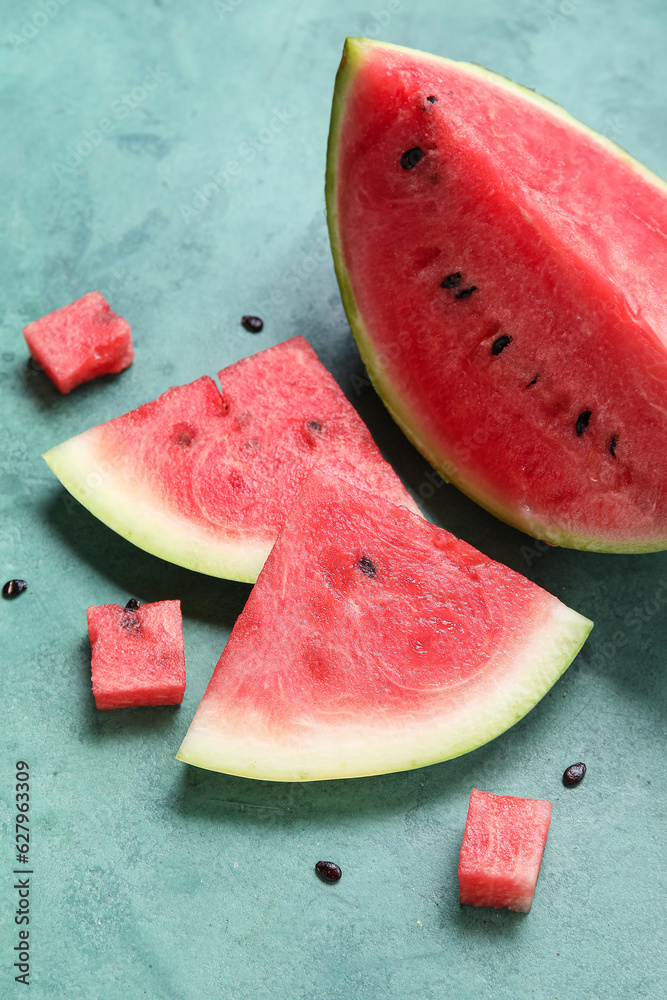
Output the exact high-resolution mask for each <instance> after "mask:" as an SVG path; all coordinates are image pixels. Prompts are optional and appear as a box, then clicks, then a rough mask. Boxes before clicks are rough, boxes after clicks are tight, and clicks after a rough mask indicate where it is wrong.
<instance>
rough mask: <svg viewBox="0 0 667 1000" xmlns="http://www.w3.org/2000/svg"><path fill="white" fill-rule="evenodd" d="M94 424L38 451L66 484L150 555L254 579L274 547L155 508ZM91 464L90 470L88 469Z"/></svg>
mask: <svg viewBox="0 0 667 1000" xmlns="http://www.w3.org/2000/svg"><path fill="white" fill-rule="evenodd" d="M96 430H97V428H92V429H91V430H89V431H85V432H84V433H83V434H79V435H77V436H76V437H73V438H70V439H69V440H67V441H64V442H63V443H62V444H59V445H56V446H55V447H54V448H51V449H50V450H49V451H47V452H45V453H44V454H43V455H42V458H43V459H44V461H45V462H46V464H47V465H48V466H49V468H50V469H51V471H52V472H53V473H54V474H55V475H56V476H57V477H58V479H59V480H60V482H61V483H62V484H63V486H64V487H65V489H67V490H68V492H69V493H71V494H72V496H73V497H75V499H76V500H78V501H79V503H80V504H82V505H83V506H84V507H85V508H86V509H87V510H89V511H90V513H91V514H94V516H95V517H97V518H98V519H99V520H100V521H102V522H103V523H104V524H106V525H107V527H109V528H112V529H113V531H115V532H117V534H119V535H120V536H121V537H122V538H125V539H127V541H129V542H132V544H133V545H136V546H137V547H138V548H140V549H143V550H144V551H145V552H149V553H150V554H151V555H154V556H158V557H159V558H160V559H165V560H166V561H167V562H172V563H176V564H177V565H179V566H184V567H185V568H186V569H191V570H194V571H195V572H198V573H205V574H207V575H208V576H216V577H224V578H226V579H229V580H238V581H240V582H241V583H254V582H255V581H256V579H257V577H258V575H259V571H260V570H261V568H262V566H263V565H264V563H265V562H266V559H267V556H268V554H269V552H270V551H271V548H272V547H273V540H272V539H266V540H264V541H262V540H261V539H259V538H257V536H256V535H253V536H248V537H246V538H242V537H240V538H239V541H238V543H237V544H235V543H234V542H232V541H229V540H224V539H221V538H220V537H219V536H217V535H216V534H214V533H212V532H207V531H205V530H204V529H202V528H198V527H197V526H196V525H195V524H192V523H188V522H186V521H184V520H183V518H182V517H180V516H179V515H177V514H173V515H170V514H169V513H168V512H167V511H166V510H165V509H164V507H159V506H158V505H157V504H156V502H155V498H154V497H153V496H152V495H151V494H150V492H149V491H148V490H141V489H137V488H136V485H135V486H134V488H130V487H129V485H128V483H127V481H126V480H125V479H124V478H123V477H122V476H120V475H114V470H113V467H112V466H111V465H110V463H109V462H108V461H107V460H106V455H105V452H104V449H103V448H102V447H101V446H99V445H98V443H97V435H96V433H95V431H96ZM91 469H92V470H93V471H92V472H91Z"/></svg>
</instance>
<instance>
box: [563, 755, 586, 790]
mask: <svg viewBox="0 0 667 1000" xmlns="http://www.w3.org/2000/svg"><path fill="white" fill-rule="evenodd" d="M585 774H586V765H585V764H584V763H583V761H579V763H578V764H570V766H569V767H567V768H566V769H565V771H564V772H563V784H564V785H567V786H568V787H571V786H572V785H578V784H579V782H580V781H583V777H584V775H585Z"/></svg>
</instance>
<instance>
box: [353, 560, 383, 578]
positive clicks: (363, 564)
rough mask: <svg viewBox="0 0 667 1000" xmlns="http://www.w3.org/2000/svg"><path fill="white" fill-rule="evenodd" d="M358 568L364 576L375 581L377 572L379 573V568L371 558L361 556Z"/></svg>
mask: <svg viewBox="0 0 667 1000" xmlns="http://www.w3.org/2000/svg"><path fill="white" fill-rule="evenodd" d="M357 566H358V567H359V569H360V570H361V572H362V573H363V574H364V576H369V577H370V578H371V580H374V579H375V577H376V576H377V572H378V571H377V566H376V565H375V563H374V562H373V560H372V559H371V558H370V556H361V558H360V559H359V561H358V562H357Z"/></svg>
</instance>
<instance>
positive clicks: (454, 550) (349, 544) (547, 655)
mask: <svg viewBox="0 0 667 1000" xmlns="http://www.w3.org/2000/svg"><path fill="white" fill-rule="evenodd" d="M591 624H592V623H591V622H590V621H588V620H587V619H586V618H582V616H581V615H579V614H577V613H576V612H575V611H571V610H570V609H569V608H567V607H565V605H563V604H561V603H560V601H558V600H556V598H555V597H552V596H551V595H550V594H547V593H546V592H545V591H544V590H542V589H541V588H540V587H538V586H536V585H535V584H534V583H531V582H530V581H529V580H526V579H525V578H524V577H522V576H520V575H519V574H518V573H515V572H514V571H513V570H510V569H508V568H507V567H505V566H502V565H500V564H499V563H497V562H494V561H493V560H492V559H489V558H487V557H486V556H484V555H482V553H481V552H477V551H476V550H475V549H473V548H472V547H471V546H470V545H468V544H467V543H466V542H462V541H459V540H458V539H457V538H455V537H454V536H453V535H450V534H449V532H447V531H444V530H443V529H441V528H437V527H434V526H433V525H432V524H429V523H428V522H426V521H424V520H423V519H422V518H420V517H416V516H415V515H414V514H412V513H410V512H409V511H407V510H406V509H405V508H401V507H396V506H394V505H392V504H390V503H388V502H387V501H386V500H383V499H381V498H379V497H374V496H371V495H370V494H368V493H365V492H363V491H361V490H358V489H356V488H355V487H353V486H351V485H349V484H348V483H344V482H343V481H342V480H340V479H338V478H336V477H335V476H332V475H330V474H328V473H326V472H324V471H322V470H321V469H314V470H313V471H312V472H311V474H310V476H309V478H308V480H307V482H306V485H305V486H304V488H303V490H302V492H301V494H300V496H299V498H298V500H297V501H296V503H295V505H294V507H293V508H292V510H291V511H290V513H289V516H288V518H287V520H286V522H285V526H284V528H283V530H282V533H281V534H280V537H279V538H278V541H277V542H276V544H275V546H274V548H273V550H272V552H271V554H270V556H269V558H268V560H267V562H266V565H265V566H264V569H263V570H262V572H261V574H260V576H259V579H258V581H257V583H256V585H255V587H254V588H253V590H252V593H251V594H250V597H249V598H248V601H247V603H246V606H245V609H244V611H243V612H242V614H241V616H240V617H239V619H238V620H237V622H236V625H235V626H234V629H233V631H232V634H231V636H230V638H229V641H228V643H227V646H226V648H225V650H224V652H223V654H222V656H221V658H220V660H219V662H218V665H217V667H216V669H215V672H214V674H213V677H212V678H211V681H210V683H209V685H208V688H207V689H206V693H205V694H204V697H203V699H202V701H201V704H200V706H199V708H198V710H197V713H196V715H195V717H194V720H193V722H192V724H191V726H190V729H189V730H188V733H187V735H186V737H185V739H184V741H183V744H182V746H181V748H180V750H179V753H178V757H179V758H180V760H184V761H187V762H188V763H190V764H196V765H198V766H199V767H205V768H210V769H212V770H217V771H225V772H228V773H231V774H238V775H245V776H246V777H249V778H266V779H273V780H279V781H308V780H313V779H318V778H348V777H355V776H359V775H367V774H377V773H382V772H385V771H398V770H404V769H407V768H413V767H420V766H422V765H423V764H431V763H434V762H435V761H440V760H444V759H446V758H449V757H456V756H458V755H459V754H463V753H467V752H468V751H469V750H472V749H474V748H475V747H477V746H479V745H480V744H482V743H485V742H487V740H490V739H493V737H494V736H497V735H498V734H499V733H502V732H503V731H504V730H505V729H507V728H508V727H509V726H511V725H513V723H515V722H517V721H518V720H519V719H520V718H521V717H522V716H523V715H524V714H525V713H526V712H527V711H528V710H529V709H531V708H532V707H533V705H535V703H536V702H537V701H539V699H540V698H541V697H542V696H543V695H544V694H545V693H546V692H547V691H548V690H549V688H550V687H551V685H552V684H553V683H554V682H555V681H556V680H557V679H558V677H559V676H560V675H561V674H562V672H563V671H564V670H565V669H566V667H567V666H568V665H569V664H570V662H571V661H572V659H573V658H574V656H575V655H576V653H577V651H578V650H579V648H580V647H581V645H582V643H583V642H584V640H585V638H586V636H587V635H588V632H589V630H590V628H591Z"/></svg>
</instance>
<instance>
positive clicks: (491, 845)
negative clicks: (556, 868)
mask: <svg viewBox="0 0 667 1000" xmlns="http://www.w3.org/2000/svg"><path fill="white" fill-rule="evenodd" d="M551 808H552V803H551V802H548V801H547V800H546V799H519V798H516V797H515V796H514V795H492V794H491V793H490V792H480V791H479V790H478V789H477V788H473V790H472V792H471V794H470V804H469V806H468V816H467V819H466V827H465V833H464V835H463V843H462V844H461V854H460V857H459V901H460V902H461V903H469V904H470V905H471V906H493V907H495V909H500V908H501V907H505V906H506V907H507V908H508V909H509V910H517V911H518V912H520V913H528V911H529V910H530V908H531V906H532V904H533V896H534V895H535V886H536V884H537V876H538V875H539V873H540V866H541V864H542V855H543V854H544V845H545V844H546V842H547V835H548V833H549V824H550V823H551Z"/></svg>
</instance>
